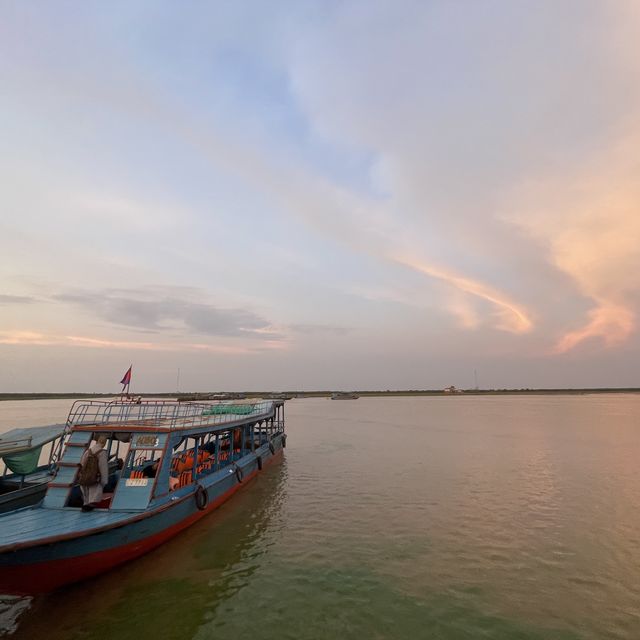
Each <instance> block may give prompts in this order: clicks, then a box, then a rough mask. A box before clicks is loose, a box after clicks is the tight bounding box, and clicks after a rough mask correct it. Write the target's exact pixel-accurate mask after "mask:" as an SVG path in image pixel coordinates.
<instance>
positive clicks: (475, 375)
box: [473, 369, 479, 391]
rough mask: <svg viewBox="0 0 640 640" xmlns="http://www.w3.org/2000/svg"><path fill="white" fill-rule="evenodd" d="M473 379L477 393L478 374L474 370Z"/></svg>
mask: <svg viewBox="0 0 640 640" xmlns="http://www.w3.org/2000/svg"><path fill="white" fill-rule="evenodd" d="M473 379H474V380H475V383H476V386H475V389H476V391H477V390H478V389H479V387H478V372H477V371H476V370H475V369H474V370H473Z"/></svg>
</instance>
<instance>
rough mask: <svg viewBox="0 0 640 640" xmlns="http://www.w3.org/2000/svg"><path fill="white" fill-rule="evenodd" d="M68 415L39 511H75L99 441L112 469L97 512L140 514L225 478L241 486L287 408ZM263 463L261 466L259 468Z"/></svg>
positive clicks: (175, 406)
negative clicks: (85, 458)
mask: <svg viewBox="0 0 640 640" xmlns="http://www.w3.org/2000/svg"><path fill="white" fill-rule="evenodd" d="M76 404H78V406H77V407H75V411H74V410H72V414H74V413H75V415H71V414H70V422H71V424H72V427H71V433H70V435H69V437H68V439H67V442H66V446H65V449H64V453H63V455H62V457H61V459H60V461H59V463H58V473H57V475H56V477H55V479H54V480H53V482H51V483H50V484H49V489H48V491H47V495H46V497H45V500H44V503H43V506H44V507H47V508H54V509H78V508H80V507H81V506H82V494H81V491H80V487H79V486H78V482H77V476H78V470H79V465H80V460H81V458H82V455H83V453H84V452H85V450H86V449H87V448H88V447H89V446H90V445H91V443H92V442H93V441H94V440H96V439H97V438H98V436H100V435H104V436H106V438H107V444H106V446H105V449H106V451H107V454H108V459H109V460H111V461H112V464H111V467H110V475H109V481H108V483H107V486H106V487H105V491H104V494H103V499H102V501H101V502H100V503H98V504H97V505H96V508H97V509H105V510H117V511H138V510H145V509H148V508H151V507H154V506H158V505H160V504H162V503H164V502H168V501H171V500H172V499H173V498H175V497H176V496H181V495H182V494H183V493H188V492H193V490H194V486H193V485H194V484H196V483H201V484H205V485H209V484H212V483H215V482H218V481H219V480H220V479H221V478H222V477H223V476H224V475H225V474H229V475H232V474H233V476H234V481H242V475H243V466H245V465H246V463H247V462H248V461H252V462H253V465H254V466H255V463H256V461H257V463H258V466H259V467H260V468H261V462H262V460H261V454H260V452H261V451H264V449H265V448H266V449H268V448H273V444H272V443H271V440H272V438H273V437H274V436H276V435H278V434H279V433H281V432H282V431H283V428H284V415H283V414H284V411H283V409H284V405H283V404H282V403H279V404H278V406H277V407H276V410H275V411H274V408H273V405H274V403H273V402H255V403H242V404H235V405H230V404H220V403H216V404H213V403H188V404H187V403H185V402H180V403H178V402H176V401H158V402H157V403H154V402H149V401H147V402H145V403H143V404H142V405H133V406H132V405H130V404H122V403H117V404H116V405H109V404H107V403H98V402H83V403H82V404H81V405H80V404H79V403H76ZM257 458H260V460H257Z"/></svg>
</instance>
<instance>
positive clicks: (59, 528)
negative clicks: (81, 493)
mask: <svg viewBox="0 0 640 640" xmlns="http://www.w3.org/2000/svg"><path fill="white" fill-rule="evenodd" d="M133 515H135V514H132V513H126V512H122V511H120V512H118V511H109V510H106V509H105V510H100V509H96V510H94V511H89V512H85V511H81V510H80V509H77V510H76V509H45V508H37V509H23V510H20V511H14V512H12V513H6V514H2V515H0V550H3V547H7V546H11V545H14V544H24V543H29V542H32V541H35V540H42V539H44V538H50V537H54V536H64V535H67V534H74V535H75V534H82V533H86V532H87V531H90V530H91V529H96V528H100V527H103V526H108V525H113V524H115V523H118V522H120V521H125V520H129V519H130V518H131V517H132V516H133Z"/></svg>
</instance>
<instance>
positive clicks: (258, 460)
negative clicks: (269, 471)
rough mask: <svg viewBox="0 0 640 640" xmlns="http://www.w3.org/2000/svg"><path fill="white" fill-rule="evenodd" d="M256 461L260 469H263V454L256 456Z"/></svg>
mask: <svg viewBox="0 0 640 640" xmlns="http://www.w3.org/2000/svg"><path fill="white" fill-rule="evenodd" d="M256 462H257V463H258V471H262V456H256Z"/></svg>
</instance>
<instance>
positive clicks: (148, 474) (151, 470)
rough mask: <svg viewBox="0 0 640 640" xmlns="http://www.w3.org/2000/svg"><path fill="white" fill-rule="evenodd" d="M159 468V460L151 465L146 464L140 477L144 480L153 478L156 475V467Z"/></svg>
mask: <svg viewBox="0 0 640 640" xmlns="http://www.w3.org/2000/svg"><path fill="white" fill-rule="evenodd" d="M159 466H160V460H159V459H158V460H156V461H155V462H152V463H151V464H148V465H147V466H146V467H145V468H144V469H143V470H142V475H143V476H144V477H145V478H155V477H156V474H157V473H158V467H159Z"/></svg>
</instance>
